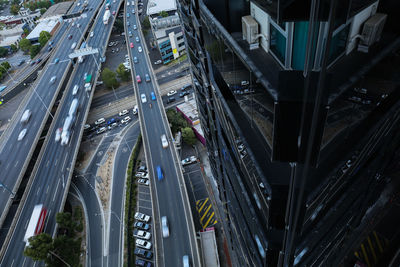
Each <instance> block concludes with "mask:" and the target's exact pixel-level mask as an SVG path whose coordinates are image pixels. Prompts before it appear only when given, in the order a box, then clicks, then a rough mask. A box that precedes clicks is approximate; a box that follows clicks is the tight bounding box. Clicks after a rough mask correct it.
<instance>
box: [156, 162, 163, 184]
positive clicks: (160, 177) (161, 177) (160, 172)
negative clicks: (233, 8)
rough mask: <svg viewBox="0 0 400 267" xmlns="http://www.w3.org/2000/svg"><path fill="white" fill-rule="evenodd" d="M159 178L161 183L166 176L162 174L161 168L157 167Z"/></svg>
mask: <svg viewBox="0 0 400 267" xmlns="http://www.w3.org/2000/svg"><path fill="white" fill-rule="evenodd" d="M157 177H158V180H159V181H161V180H162V179H164V174H163V172H162V170H161V167H160V166H159V165H158V166H157Z"/></svg>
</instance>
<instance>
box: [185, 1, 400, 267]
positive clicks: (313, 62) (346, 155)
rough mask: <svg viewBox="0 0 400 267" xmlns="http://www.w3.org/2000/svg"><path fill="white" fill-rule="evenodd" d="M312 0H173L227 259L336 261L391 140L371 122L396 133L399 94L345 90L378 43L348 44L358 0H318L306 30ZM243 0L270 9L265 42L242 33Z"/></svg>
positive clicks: (375, 186) (379, 184) (246, 9)
mask: <svg viewBox="0 0 400 267" xmlns="http://www.w3.org/2000/svg"><path fill="white" fill-rule="evenodd" d="M310 2H311V1H296V0H293V1H262V0H255V1H250V2H246V1H229V0H213V1H204V3H203V2H202V1H198V0H192V1H189V0H180V1H178V11H179V13H180V16H181V19H182V22H183V28H184V31H185V41H186V47H187V50H188V55H189V60H190V63H191V66H192V67H191V70H192V76H193V79H194V80H195V85H196V86H195V93H196V101H197V105H198V111H199V114H200V122H201V125H202V128H203V131H204V135H205V139H206V146H207V149H208V152H209V159H210V165H211V168H212V171H213V175H214V178H215V180H216V183H217V185H218V190H219V193H220V194H219V197H220V201H221V202H222V203H223V205H224V211H223V212H224V214H226V217H227V219H228V220H227V221H225V222H221V223H223V225H224V229H225V234H226V237H227V240H228V249H229V251H230V253H232V254H234V255H235V257H233V258H235V259H236V260H237V262H235V264H236V265H235V266H277V265H278V266H287V265H293V264H295V265H297V266H311V265H313V264H315V266H338V264H339V263H340V260H341V258H343V257H344V255H343V254H342V253H343V250H342V249H341V248H342V247H346V245H347V243H346V242H348V241H349V239H351V237H352V234H353V233H354V232H353V229H355V228H357V227H362V224H361V218H362V217H363V216H364V215H365V213H366V210H367V209H368V207H370V206H371V204H372V203H374V201H376V199H377V198H378V197H379V194H380V192H381V191H382V190H383V184H384V181H383V180H379V179H376V174H377V173H378V172H382V171H383V169H384V168H383V167H382V166H383V165H384V164H380V163H382V162H386V161H385V160H388V158H390V157H391V156H390V155H392V153H393V150H390V151H387V152H385V153H383V152H384V151H386V150H385V148H384V147H383V146H382V144H383V143H385V142H389V141H388V139H387V137H385V136H384V135H382V132H380V130H379V129H382V127H389V125H392V126H390V127H389V128H390V130H388V132H387V133H386V134H387V135H389V136H391V141H390V142H393V145H392V146H391V147H393V148H394V147H397V146H398V144H399V142H398V140H399V138H400V136H399V134H398V133H399V132H396V130H395V129H397V128H396V127H393V125H394V121H395V120H394V118H395V117H396V116H397V115H396V114H397V113H400V109H399V103H398V102H397V101H394V100H393V99H394V98H390V99H391V100H390V101H389V98H387V97H385V98H382V97H381V96H380V95H379V97H378V98H376V97H375V98H374V99H372V97H371V98H370V97H363V96H361V95H360V94H362V93H359V91H354V90H353V89H354V88H358V87H360V86H363V85H362V82H360V81H359V80H360V77H361V75H359V71H360V70H362V69H365V68H364V67H363V66H365V64H369V62H371V58H373V57H375V56H376V55H378V54H379V52H380V51H383V49H384V46H378V47H377V48H376V50H374V51H375V52H373V53H369V54H361V53H358V52H357V51H356V50H354V51H353V52H352V53H349V54H348V55H347V54H346V48H347V46H346V45H348V43H349V42H350V40H349V34H350V31H351V27H352V26H351V25H352V24H351V21H352V20H351V17H348V16H354V12H353V9H352V8H353V7H354V5H355V3H356V2H358V1H353V3H352V4H347V5H344V6H343V3H344V1H341V0H338V1H336V3H337V4H338V8H336V9H331V5H330V4H331V1H321V3H322V4H321V6H320V7H319V9H318V10H317V11H318V12H317V14H318V16H317V17H318V18H317V19H316V21H315V24H314V26H313V28H312V29H311V30H310V27H309V25H310V24H309V23H310V21H309V19H310V15H309V14H310V12H309V10H310V8H311V7H310ZM350 2H351V1H350ZM233 3H235V4H233ZM251 4H255V5H257V7H259V8H260V9H261V10H263V11H264V12H266V13H267V14H268V15H269V16H270V19H269V21H267V23H268V25H269V27H268V34H269V39H268V42H269V51H267V52H266V51H265V50H263V49H261V48H258V49H254V50H250V49H249V48H248V47H249V46H248V44H247V43H246V41H244V39H243V38H242V35H241V27H240V26H241V25H240V23H239V22H240V21H241V17H242V16H246V15H249V13H250V10H251V7H250V5H251ZM284 4H287V5H286V6H284ZM369 4H371V2H368V3H365V4H364V5H363V7H364V8H366V7H367V6H368V5H369ZM279 5H281V6H279ZM282 5H283V6H282ZM278 7H280V8H278ZM357 8H358V9H360V7H359V6H358V7H357ZM278 10H279V12H278ZM361 10H362V8H361ZM330 12H334V14H335V15H334V16H331V17H332V18H333V21H330V20H328V17H329V14H330ZM338 21H339V22H338ZM335 22H336V23H335ZM235 25H236V26H235ZM263 26H265V25H263ZM329 34H331V35H330V36H329ZM397 34H398V33H397ZM328 37H329V38H328ZM310 38H311V39H310ZM386 41H388V40H386ZM389 43H390V41H388V44H389ZM327 44H329V46H327ZM327 47H329V49H326V48H327ZM307 62H308V64H307ZM365 75H366V76H368V75H367V73H365ZM366 76H365V77H366ZM349 81H352V82H353V84H351V85H350V86H349ZM343 88H345V89H346V90H345V89H343ZM381 93H383V92H380V94H381ZM392 93H393V94H398V93H394V92H392V91H391V92H384V94H388V95H389V94H392ZM375 95H376V94H375ZM355 97H358V98H360V100H358V99H357V98H355ZM361 97H363V99H361ZM381 98H382V99H381ZM368 100H369V101H370V102H368ZM363 101H364V102H363ZM378 102H379V104H378ZM367 103H369V104H367ZM394 110H397V111H396V112H395V113H396V114H394V113H393V111H394ZM385 129H386V128H385ZM370 142H372V143H374V145H373V146H372V145H371V146H370V145H369V144H370ZM382 153H383V154H382ZM383 155H385V156H383ZM367 166H374V167H373V168H367ZM366 169H368V171H366Z"/></svg>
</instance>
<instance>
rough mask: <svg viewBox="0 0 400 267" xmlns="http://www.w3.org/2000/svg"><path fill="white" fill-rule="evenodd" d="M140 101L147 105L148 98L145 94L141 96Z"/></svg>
mask: <svg viewBox="0 0 400 267" xmlns="http://www.w3.org/2000/svg"><path fill="white" fill-rule="evenodd" d="M140 99H141V100H142V103H146V102H147V98H146V95H145V94H141V95H140Z"/></svg>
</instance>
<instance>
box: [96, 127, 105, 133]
mask: <svg viewBox="0 0 400 267" xmlns="http://www.w3.org/2000/svg"><path fill="white" fill-rule="evenodd" d="M106 130H107V128H106V127H101V128H100V129H98V130H97V131H96V133H97V134H101V133H104V132H105V131H106Z"/></svg>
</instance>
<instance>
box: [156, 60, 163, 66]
mask: <svg viewBox="0 0 400 267" xmlns="http://www.w3.org/2000/svg"><path fill="white" fill-rule="evenodd" d="M161 63H162V61H161V59H159V60H157V61H154V65H159V64H161Z"/></svg>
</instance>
